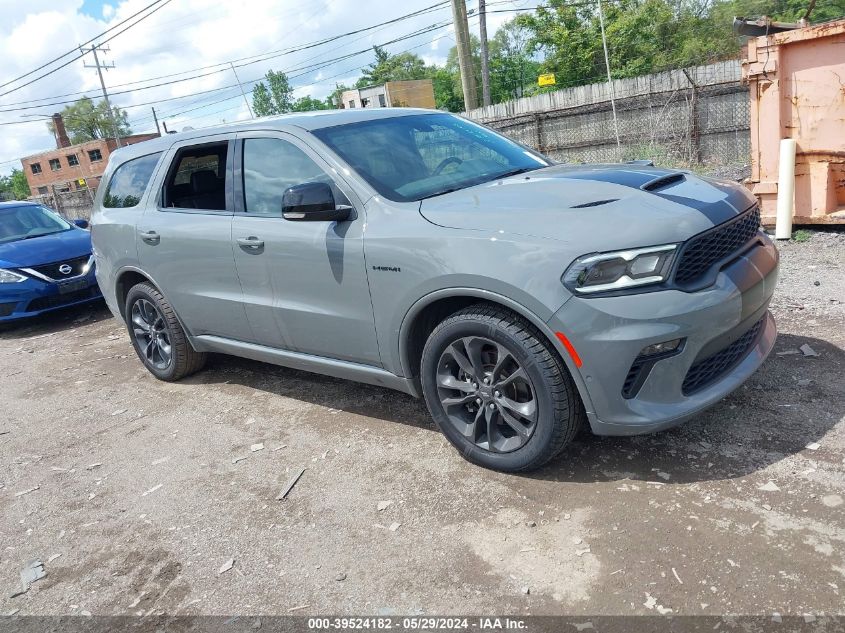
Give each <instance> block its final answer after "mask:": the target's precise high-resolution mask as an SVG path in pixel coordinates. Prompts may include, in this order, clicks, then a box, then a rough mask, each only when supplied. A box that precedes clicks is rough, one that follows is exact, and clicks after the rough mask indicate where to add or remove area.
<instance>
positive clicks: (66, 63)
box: [0, 0, 173, 97]
mask: <svg viewBox="0 0 845 633" xmlns="http://www.w3.org/2000/svg"><path fill="white" fill-rule="evenodd" d="M160 1H162V2H163V3H164V4H159V5H158V6H157V7H156V8H155V9H153V10H152V11H150V12H149V13H147V14H146V15H142V16H141V17H140V18H139V19H138V20H137V21H135V22H133V23H132V24H130V25H129V26H127V27H126V28H124V29H121V30H120V31H118V32H117V33H115V34H114V35H112V36H111V37H108V38H106V39H104V40H103V41H101V42H100V45H102V44H107V43H108V42H111V41H112V40H113V39H114V38H116V37H117V36H118V35H121V34H122V33H125V32H126V31H128V30H129V29H131V28H132V27H133V26H135V25H136V24H139V23H140V22H142V21H144V20H146V19H147V18H148V17H150V16H151V15H152V14H153V13H155V12H156V11H158V10H159V9H162V8H163V7H165V6H166V5H167V4H169V3H170V2H172V1H173V0H160ZM95 39H96V38H95ZM92 41H93V40H88V42H86V44H90V43H91V42H92ZM83 54H84V53H82V54H80V55H77V56H76V57H74V58H73V59H70V60H69V61H67V62H65V63H64V64H62V65H61V66H57V67H56V68H54V69H53V70H49V71H47V72H46V73H44V74H43V75H39V76H38V77H36V78H35V79H30V80H29V81H28V82H26V83H25V84H21V85H20V86H17V87H15V88H12V89H11V90H7V91H6V92H3V93H0V97H5V96H6V95H8V94H11V93H13V92H16V91H18V90H20V89H21V88H26V87H27V86H29V85H31V84H34V83H35V82H36V81H40V80H41V79H44V77H48V76H50V75H52V74H53V73H55V72H58V71H59V70H61V69H62V68H64V67H65V66H69V65H70V64H72V63H73V62H75V61H76V60H77V59H81V58H82V55H83Z"/></svg>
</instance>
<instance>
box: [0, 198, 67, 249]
mask: <svg viewBox="0 0 845 633" xmlns="http://www.w3.org/2000/svg"><path fill="white" fill-rule="evenodd" d="M70 228H71V225H70V223H68V222H67V221H65V220H64V219H63V218H62V217H61V216H60V215H59V214H58V213H56V212H55V211H53V210H52V209H48V208H47V207H42V206H39V205H26V206H21V207H2V208H0V244H3V243H6V242H16V241H17V240H26V239H29V238H31V237H40V236H41V235H50V234H51V233H60V232H61V231H67V230H69V229H70Z"/></svg>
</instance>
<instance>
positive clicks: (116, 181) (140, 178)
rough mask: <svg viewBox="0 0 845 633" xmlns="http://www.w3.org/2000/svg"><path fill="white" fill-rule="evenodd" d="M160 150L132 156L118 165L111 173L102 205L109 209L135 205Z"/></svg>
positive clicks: (150, 174) (145, 185) (145, 187)
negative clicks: (145, 154)
mask: <svg viewBox="0 0 845 633" xmlns="http://www.w3.org/2000/svg"><path fill="white" fill-rule="evenodd" d="M160 157H161V152H157V153H155V154H148V155H147V156H141V157H140V158H133V159H132V160H129V161H126V162H125V163H123V164H122V165H121V166H120V167H118V168H117V169H116V170H115V172H114V174H112V177H111V180H110V181H109V184H108V187H107V188H106V195H105V196H104V197H103V206H104V207H106V208H109V209H116V208H128V207H136V206H138V203H139V202H141V197H142V196H143V195H144V191H146V189H147V186H148V185H149V184H150V179H151V178H152V176H153V171H154V170H155V167H156V165H157V164H158V159H159V158H160Z"/></svg>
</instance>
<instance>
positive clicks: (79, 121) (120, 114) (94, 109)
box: [47, 97, 132, 144]
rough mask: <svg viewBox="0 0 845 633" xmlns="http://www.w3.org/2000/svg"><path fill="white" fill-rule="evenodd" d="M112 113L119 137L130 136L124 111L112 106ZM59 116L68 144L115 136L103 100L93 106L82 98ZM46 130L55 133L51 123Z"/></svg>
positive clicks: (86, 98) (127, 116) (92, 103)
mask: <svg viewBox="0 0 845 633" xmlns="http://www.w3.org/2000/svg"><path fill="white" fill-rule="evenodd" d="M112 113H113V114H114V120H115V123H116V124H117V129H118V133H119V134H120V136H128V135H129V134H132V129H131V128H130V127H129V115H128V114H127V113H126V110H121V109H120V108H118V107H116V106H112ZM61 115H62V119H63V120H64V124H65V129H67V133H68V137H69V138H70V142H71V143H73V144H76V143H84V142H86V141H93V140H94V139H98V138H108V137H113V136H114V134H115V131H114V128H113V127H112V122H111V118H110V117H109V109H108V107H107V106H106V102H105V100H102V101H100V102H98V103H96V104H95V103H94V102H93V101H92V100H91V99H90V98H88V97H82V99H79V100H78V101H75V102H74V103H71V104H70V105H67V106H65V108H64V109H63V110H62V111H61ZM47 129H49V130H50V133H51V134H55V133H56V132H55V126H54V125H53V122H52V121H49V122H48V123H47Z"/></svg>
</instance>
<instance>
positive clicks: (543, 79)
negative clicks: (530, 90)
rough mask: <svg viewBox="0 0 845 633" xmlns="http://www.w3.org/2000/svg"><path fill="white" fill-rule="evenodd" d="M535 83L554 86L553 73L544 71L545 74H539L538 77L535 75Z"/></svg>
mask: <svg viewBox="0 0 845 633" xmlns="http://www.w3.org/2000/svg"><path fill="white" fill-rule="evenodd" d="M537 83H538V84H539V85H541V86H554V85H555V74H554V73H546V74H545V75H540V76H539V77H537Z"/></svg>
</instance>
